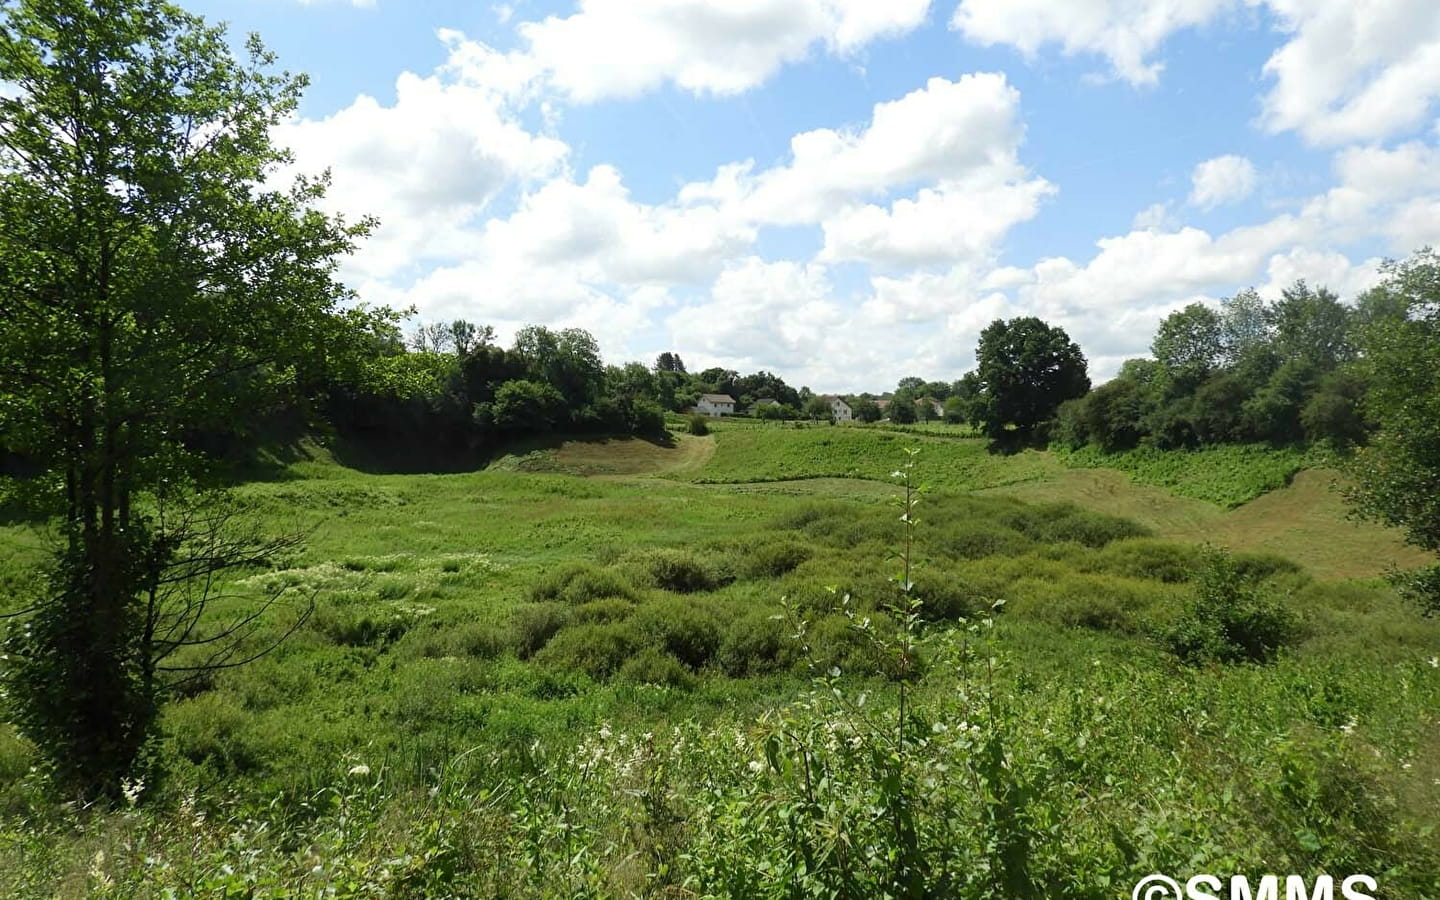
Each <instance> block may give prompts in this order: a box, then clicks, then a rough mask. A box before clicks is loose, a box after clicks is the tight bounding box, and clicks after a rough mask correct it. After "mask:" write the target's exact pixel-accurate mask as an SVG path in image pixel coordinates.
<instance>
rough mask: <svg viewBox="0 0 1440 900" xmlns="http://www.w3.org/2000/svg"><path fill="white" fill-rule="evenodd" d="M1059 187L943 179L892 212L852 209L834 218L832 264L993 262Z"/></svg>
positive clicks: (828, 230) (828, 249)
mask: <svg viewBox="0 0 1440 900" xmlns="http://www.w3.org/2000/svg"><path fill="white" fill-rule="evenodd" d="M1054 192H1055V187H1054V186H1053V185H1051V184H1050V183H1049V182H1048V181H1045V180H1044V179H1043V178H1032V179H1028V180H1021V179H1019V178H1016V179H1014V180H1010V179H1005V180H998V181H994V182H990V180H989V178H988V177H987V178H985V179H971V180H968V181H966V180H961V181H950V182H943V183H942V184H941V185H940V186H939V187H937V188H933V189H932V188H924V189H922V190H921V191H920V192H919V193H918V194H917V195H916V196H915V198H914V199H909V198H902V199H900V200H897V201H895V203H894V204H893V205H892V206H891V207H890V209H888V210H886V209H883V208H881V207H879V206H875V205H873V204H867V205H865V206H855V207H849V208H847V209H844V210H842V211H840V212H839V213H837V214H835V215H834V216H831V217H829V218H827V219H826V220H825V221H824V223H823V226H824V230H825V246H824V249H823V250H822V251H821V253H820V258H821V259H823V260H827V261H839V260H860V261H867V262H873V263H878V264H881V265H889V266H923V265H931V264H935V263H943V262H953V261H955V260H958V259H988V258H989V257H990V256H991V255H992V254H993V253H994V252H995V248H996V246H997V245H998V244H999V242H1000V241H1001V239H1003V238H1004V236H1005V235H1006V233H1008V232H1009V231H1010V229H1011V228H1012V227H1014V226H1015V225H1017V224H1019V223H1020V222H1024V221H1026V220H1028V219H1031V218H1034V216H1035V214H1036V212H1038V211H1039V208H1040V201H1041V200H1042V199H1043V198H1044V197H1046V196H1048V195H1050V194H1053V193H1054Z"/></svg>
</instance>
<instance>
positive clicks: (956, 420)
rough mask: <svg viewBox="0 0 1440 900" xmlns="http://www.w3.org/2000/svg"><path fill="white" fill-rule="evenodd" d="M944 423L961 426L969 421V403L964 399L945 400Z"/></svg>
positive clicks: (948, 398)
mask: <svg viewBox="0 0 1440 900" xmlns="http://www.w3.org/2000/svg"><path fill="white" fill-rule="evenodd" d="M945 421H946V422H948V423H949V424H951V425H963V424H964V423H966V422H968V421H970V402H969V401H968V400H966V399H965V398H964V397H955V396H952V397H947V398H946V399H945Z"/></svg>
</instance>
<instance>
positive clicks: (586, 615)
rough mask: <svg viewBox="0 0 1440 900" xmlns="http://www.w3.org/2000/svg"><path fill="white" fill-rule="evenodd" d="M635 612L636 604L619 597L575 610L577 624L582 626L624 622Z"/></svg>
mask: <svg viewBox="0 0 1440 900" xmlns="http://www.w3.org/2000/svg"><path fill="white" fill-rule="evenodd" d="M634 611H635V604H633V603H631V602H630V601H629V600H622V599H621V598H619V597H607V598H606V599H604V600H592V601H591V602H589V603H585V604H582V605H580V606H577V607H576V608H575V622H576V623H577V624H581V625H589V624H592V623H605V622H623V621H624V620H626V619H628V618H630V614H631V613H633V612H634Z"/></svg>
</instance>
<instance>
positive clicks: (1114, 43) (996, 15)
mask: <svg viewBox="0 0 1440 900" xmlns="http://www.w3.org/2000/svg"><path fill="white" fill-rule="evenodd" d="M1234 6H1236V0H1065V2H1063V3H1057V2H1055V0H961V3H960V6H959V7H958V8H957V9H956V10H955V15H954V16H953V17H952V18H951V20H950V26H951V27H952V28H954V29H955V30H957V31H959V32H961V33H962V34H964V35H965V37H966V38H967V39H968V40H970V41H973V42H974V43H977V44H982V45H985V46H992V45H995V44H1009V45H1011V46H1013V47H1015V48H1017V49H1018V50H1020V52H1022V53H1024V54H1025V55H1026V56H1027V57H1033V56H1035V55H1036V54H1037V53H1038V52H1039V51H1040V48H1041V47H1043V46H1045V45H1046V44H1059V45H1060V47H1061V49H1062V50H1063V52H1064V53H1065V54H1067V55H1077V54H1081V53H1094V54H1099V55H1101V56H1103V57H1105V58H1106V59H1107V60H1108V61H1109V62H1110V66H1111V69H1112V70H1113V73H1114V74H1115V75H1116V76H1117V77H1119V78H1122V79H1124V80H1125V81H1128V82H1129V83H1131V84H1133V85H1151V84H1154V83H1156V81H1158V80H1159V77H1160V73H1161V71H1162V70H1163V69H1164V64H1163V63H1162V62H1159V61H1158V60H1155V59H1152V56H1153V55H1154V54H1155V52H1156V51H1157V50H1158V49H1159V48H1160V45H1161V44H1162V43H1164V42H1165V39H1166V38H1168V37H1169V36H1170V35H1171V34H1173V33H1174V32H1176V31H1179V30H1181V29H1183V28H1191V27H1195V26H1197V25H1201V24H1204V23H1205V22H1208V21H1209V20H1210V19H1211V18H1213V17H1214V16H1215V15H1216V14H1217V13H1218V12H1220V11H1221V10H1224V9H1227V8H1232V7H1234Z"/></svg>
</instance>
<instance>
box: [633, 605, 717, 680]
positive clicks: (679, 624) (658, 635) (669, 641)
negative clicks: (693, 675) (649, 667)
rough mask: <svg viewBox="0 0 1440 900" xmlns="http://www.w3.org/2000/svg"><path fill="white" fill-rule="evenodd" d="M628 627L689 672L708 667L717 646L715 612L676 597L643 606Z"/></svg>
mask: <svg viewBox="0 0 1440 900" xmlns="http://www.w3.org/2000/svg"><path fill="white" fill-rule="evenodd" d="M631 624H633V625H634V627H635V632H636V633H637V634H638V635H639V636H640V639H641V640H642V641H643V642H644V643H645V644H647V645H651V646H655V647H659V648H662V649H664V650H665V651H666V652H668V653H670V654H672V655H673V656H675V658H677V659H679V660H680V661H681V662H683V663H685V665H687V666H689V667H690V668H692V669H699V668H700V667H701V666H704V665H705V664H706V663H708V662H709V661H710V660H711V658H712V657H714V656H715V651H716V650H717V649H718V648H719V646H720V617H719V615H718V614H717V612H716V611H715V610H714V609H713V608H711V607H709V606H705V605H701V604H696V603H692V602H689V601H686V600H682V599H680V598H678V597H677V598H666V599H664V600H660V601H657V602H655V603H650V604H646V605H645V606H642V607H641V608H640V609H639V610H638V611H637V612H636V613H635V616H634V617H633V618H632V619H631Z"/></svg>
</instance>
